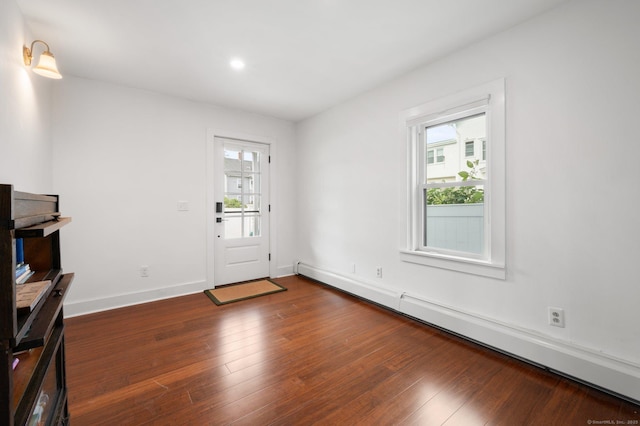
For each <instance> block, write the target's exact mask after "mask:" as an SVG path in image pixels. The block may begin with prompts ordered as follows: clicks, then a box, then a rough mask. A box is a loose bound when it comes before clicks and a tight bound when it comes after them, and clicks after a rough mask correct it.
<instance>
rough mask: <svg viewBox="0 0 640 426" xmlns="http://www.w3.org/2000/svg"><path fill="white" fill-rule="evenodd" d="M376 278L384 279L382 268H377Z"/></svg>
mask: <svg viewBox="0 0 640 426" xmlns="http://www.w3.org/2000/svg"><path fill="white" fill-rule="evenodd" d="M376 277H378V278H382V266H378V267H376Z"/></svg>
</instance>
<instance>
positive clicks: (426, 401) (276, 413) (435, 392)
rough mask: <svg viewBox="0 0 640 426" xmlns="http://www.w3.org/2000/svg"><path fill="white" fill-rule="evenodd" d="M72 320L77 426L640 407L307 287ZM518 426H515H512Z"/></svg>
mask: <svg viewBox="0 0 640 426" xmlns="http://www.w3.org/2000/svg"><path fill="white" fill-rule="evenodd" d="M276 281H277V282H279V283H280V284H282V285H284V286H285V287H287V288H288V291H285V292H281V293H277V294H272V295H269V296H264V297H260V298H256V299H251V300H246V301H243V302H238V303H233V304H229V305H223V306H216V305H214V304H213V303H211V301H210V300H209V299H208V298H207V297H206V296H205V295H204V294H194V295H189V296H184V297H178V298H174V299H170V300H163V301H158V302H153V303H148V304H143V305H137V306H131V307H127V308H122V309H116V310H113V311H108V312H101V313H97V314H92V315H86V316H81V317H76V318H70V319H68V320H67V322H66V323H67V331H66V348H67V349H66V356H67V375H68V378H67V385H68V390H69V408H70V412H71V424H73V425H74V426H83V425H91V426H94V425H113V424H118V425H151V424H153V425H198V426H200V425H230V424H237V425H257V424H292V425H293V424H363V425H373V424H379V425H386V424H447V425H461V424H464V425H473V424H586V421H587V420H588V419H592V420H604V419H614V420H615V419H619V420H622V419H624V420H625V421H633V420H638V419H640V414H639V411H640V407H638V406H637V405H634V404H630V403H628V402H626V401H623V400H620V399H617V398H615V397H612V396H610V395H607V394H604V393H602V392H599V391H597V390H594V389H591V388H588V387H586V386H583V385H580V384H578V383H575V382H572V381H570V380H567V379H565V378H561V377H559V376H557V375H554V374H552V373H548V372H546V371H543V370H540V369H538V368H536V367H533V366H530V365H527V364H524V363H522V362H520V361H517V360H514V359H512V358H509V357H507V356H505V355H502V354H498V353H496V352H493V351H491V350H488V349H485V348H482V347H480V346H477V345H475V344H472V343H469V342H467V341H464V340H462V339H460V338H458V337H455V336H451V335H449V334H447V333H444V332H442V331H439V330H436V329H433V328H431V327H428V326H426V325H424V324H420V323H418V322H415V321H413V320H411V319H408V318H405V317H403V316H401V315H399V314H396V313H393V312H390V311H387V310H385V309H383V308H380V307H378V306H375V305H372V304H369V303H366V302H364V301H361V300H359V299H356V298H353V297H351V296H349V295H346V294H344V293H341V292H339V291H337V290H335V289H331V288H329V287H327V286H324V285H321V284H319V283H316V282H314V281H311V280H308V279H305V278H302V277H286V278H283V279H278V280H276ZM514 422H515V423H514Z"/></svg>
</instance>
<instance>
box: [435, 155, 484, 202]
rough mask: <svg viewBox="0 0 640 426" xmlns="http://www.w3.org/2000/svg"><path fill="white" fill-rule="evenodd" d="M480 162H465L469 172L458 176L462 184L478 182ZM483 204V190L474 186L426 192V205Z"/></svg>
mask: <svg viewBox="0 0 640 426" xmlns="http://www.w3.org/2000/svg"><path fill="white" fill-rule="evenodd" d="M479 163H480V160H475V161H467V167H468V168H469V169H470V170H469V171H464V170H463V171H461V172H459V173H458V176H460V177H461V178H462V181H463V182H466V181H467V180H480V178H479V177H478V175H479V174H480V171H479V170H478V164H479ZM483 202H484V189H483V188H478V187H476V186H459V187H450V188H430V189H428V190H427V205H438V204H476V203H483Z"/></svg>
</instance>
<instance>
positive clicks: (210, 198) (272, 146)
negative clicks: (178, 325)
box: [205, 129, 278, 288]
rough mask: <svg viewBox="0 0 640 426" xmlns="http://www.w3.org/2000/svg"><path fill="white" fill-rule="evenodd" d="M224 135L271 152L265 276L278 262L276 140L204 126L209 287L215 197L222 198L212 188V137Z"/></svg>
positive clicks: (211, 283)
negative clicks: (267, 270) (275, 182)
mask: <svg viewBox="0 0 640 426" xmlns="http://www.w3.org/2000/svg"><path fill="white" fill-rule="evenodd" d="M216 137H219V138H227V139H238V140H243V141H247V142H256V143H262V144H266V145H269V153H270V156H271V164H270V179H269V199H270V201H269V203H270V204H271V213H270V214H269V215H268V220H269V247H270V253H271V262H269V276H270V277H275V276H276V275H277V268H276V265H277V264H278V253H277V246H276V244H275V235H276V233H277V229H276V223H277V220H276V217H277V210H278V209H277V208H276V206H275V200H277V194H276V187H277V185H274V184H273V182H274V181H275V178H276V176H277V173H276V170H277V162H276V155H275V153H276V140H275V139H274V138H271V137H268V136H260V135H253V134H247V133H241V132H233V131H228V130H221V129H207V139H206V149H205V153H206V154H205V155H206V159H205V168H206V180H207V182H206V185H205V188H206V191H207V193H206V213H205V215H206V226H207V229H206V235H207V252H206V263H207V265H206V267H207V278H206V280H207V285H208V287H207V288H213V287H214V286H215V284H214V276H215V275H214V271H215V262H214V256H215V243H216V241H215V238H216V237H215V232H216V228H215V227H216V215H215V211H216V197H218V198H217V199H220V200H221V199H222V197H223V195H222V194H216V193H215V189H214V179H215V167H214V165H215V156H214V152H215V149H214V148H215V147H214V145H215V138H216Z"/></svg>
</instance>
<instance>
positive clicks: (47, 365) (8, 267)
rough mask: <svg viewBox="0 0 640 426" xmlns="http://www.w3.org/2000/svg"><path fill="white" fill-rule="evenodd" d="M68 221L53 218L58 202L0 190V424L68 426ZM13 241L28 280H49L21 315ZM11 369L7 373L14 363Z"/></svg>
mask: <svg viewBox="0 0 640 426" xmlns="http://www.w3.org/2000/svg"><path fill="white" fill-rule="evenodd" d="M70 222H71V218H68V217H62V216H61V215H60V213H59V197H58V196H57V195H42V194H32V193H27V192H19V191H14V189H13V186H12V185H4V184H0V345H1V349H2V351H1V352H0V424H1V425H8V426H14V425H16V426H17V425H26V424H38V425H41V424H43V425H67V424H69V411H68V406H67V388H66V379H65V361H64V321H63V318H64V315H63V302H64V298H65V296H66V294H67V292H68V290H69V287H70V286H71V282H72V281H73V274H64V273H63V271H62V265H61V261H60V230H61V228H62V227H64V226H65V225H67V224H69V223H70ZM16 239H21V240H22V247H23V251H24V261H25V263H28V264H29V266H30V268H31V269H32V270H33V271H35V273H34V274H33V275H32V276H31V277H30V278H29V280H28V281H27V282H36V281H44V280H50V281H51V285H50V286H49V287H48V288H47V290H46V292H45V293H44V295H43V296H42V298H41V299H40V300H39V301H38V302H37V304H35V306H32V309H30V310H29V309H28V308H27V309H26V310H27V311H29V312H28V313H24V314H20V313H19V312H18V309H17V306H16V295H17V292H18V288H19V286H20V285H22V284H17V283H16V262H17V252H16ZM15 359H18V364H17V366H16V368H15V369H14V367H13V363H14V360H15Z"/></svg>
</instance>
